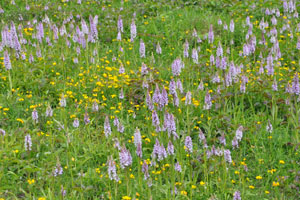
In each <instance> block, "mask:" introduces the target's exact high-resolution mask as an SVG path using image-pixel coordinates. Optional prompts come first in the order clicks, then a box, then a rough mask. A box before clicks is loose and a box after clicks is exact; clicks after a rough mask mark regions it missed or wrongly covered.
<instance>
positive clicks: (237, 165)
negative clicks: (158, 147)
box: [0, 0, 300, 200]
mask: <svg viewBox="0 0 300 200" xmlns="http://www.w3.org/2000/svg"><path fill="white" fill-rule="evenodd" d="M9 2H10V1H3V2H2V1H1V2H0V7H1V8H2V9H3V10H4V13H2V14H0V17H1V19H2V21H1V24H0V27H1V30H3V29H4V27H5V26H8V27H9V28H10V24H11V22H14V24H15V26H16V29H17V33H18V36H19V40H20V38H21V36H20V33H22V35H23V37H24V38H25V39H26V40H27V42H29V41H30V42H31V43H32V44H35V46H33V45H30V44H28V43H27V44H21V49H22V52H21V53H25V54H26V60H22V59H21V58H17V57H16V50H14V49H12V48H9V47H4V48H3V50H2V51H0V55H1V56H2V57H4V51H7V52H8V53H9V54H10V60H11V63H12V70H9V71H7V70H6V68H5V64H4V60H1V62H0V65H1V68H0V128H1V129H3V130H5V131H6V134H5V136H2V135H1V132H0V163H1V164H0V182H1V184H0V199H1V200H2V199H40V200H42V199H43V198H45V199H222V200H223V199H233V195H234V193H235V192H236V191H239V192H240V193H241V197H242V199H249V200H251V199H289V200H290V199H299V196H300V193H299V185H300V182H299V176H300V175H299V171H300V166H299V153H300V152H299V144H300V142H299V127H300V126H299V120H298V119H299V112H300V110H299V102H298V101H297V98H298V96H299V95H297V94H289V93H287V92H286V90H285V88H286V86H287V84H288V83H290V84H292V83H293V79H294V76H295V73H296V72H298V71H299V58H298V54H299V50H297V49H296V46H297V42H298V38H299V37H300V30H299V29H298V28H297V26H298V25H297V24H298V23H300V21H299V19H297V18H295V17H292V15H293V14H287V13H283V8H282V2H279V1H254V0H251V1H226V0H222V1H200V0H199V1H146V0H145V1H138V2H137V1H124V2H123V3H122V2H121V1H82V4H80V5H79V4H77V3H76V2H77V1H71V2H62V1H29V0H28V1H21V0H15V3H16V5H11V4H10V3H9ZM26 4H28V5H29V6H30V10H28V11H27V10H26V9H25V6H26ZM46 5H48V10H44V7H45V6H46ZM253 5H255V7H254V6H253ZM59 7H60V10H59ZM120 8H123V9H120ZM266 8H269V9H270V10H271V9H272V8H278V9H279V10H280V12H281V13H282V15H281V16H280V17H277V25H276V26H275V25H272V23H271V18H272V17H271V16H267V15H266V14H265V9H266ZM296 8H297V9H298V11H299V12H300V10H299V5H297V7H296ZM134 12H135V14H136V18H135V24H136V26H137V37H136V38H135V40H134V42H130V41H129V39H130V24H131V22H132V19H133V14H134ZM19 15H21V16H22V18H23V20H20V19H19ZM45 15H47V16H48V18H49V20H50V24H47V23H45V22H44V23H43V26H44V32H45V38H44V39H43V41H42V42H41V43H39V42H38V40H37V39H34V38H32V34H36V33H37V29H36V26H37V24H39V22H40V21H41V20H43V19H44V18H45ZM70 15H72V16H73V19H72V20H74V21H73V22H72V20H71V22H68V23H66V25H65V26H66V30H67V33H68V34H70V37H67V36H66V35H64V36H60V35H59V38H58V39H57V40H54V32H53V25H56V26H57V28H58V29H60V28H61V26H62V24H63V21H64V20H66V19H67V18H69V17H70ZM77 15H80V16H81V18H82V19H85V21H86V22H87V24H89V16H90V15H92V16H93V17H94V16H95V15H98V17H99V19H98V25H97V30H98V38H97V39H96V42H95V43H91V42H89V43H88V44H87V47H86V48H85V49H84V48H82V47H81V45H80V44H78V43H77V42H74V41H73V40H72V36H73V35H74V34H75V33H76V26H78V27H80V28H81V18H80V17H78V18H77ZM119 16H122V19H123V24H124V32H123V33H122V40H121V41H117V40H116V38H117V34H118V28H117V20H118V17H119ZM247 16H250V18H251V23H252V25H253V30H252V32H253V35H252V36H255V37H256V50H255V53H254V54H251V55H249V56H240V55H239V54H240V53H241V52H243V45H244V44H245V43H246V42H249V40H246V39H245V36H246V34H247V32H248V27H247V25H245V24H246V17H247ZM219 19H221V20H222V22H223V24H222V25H221V26H220V25H218V20H219ZM262 19H264V21H265V22H266V21H267V22H268V24H269V25H268V27H267V28H265V30H266V33H265V34H264V37H265V39H266V44H260V43H259V42H260V40H261V39H262V31H261V30H260V28H259V24H260V21H261V20H262ZM34 20H37V22H38V23H37V24H34V23H33V22H34ZM231 20H234V22H235V30H234V32H233V33H231V32H230V31H229V24H230V21H231ZM224 23H226V24H227V25H228V30H227V31H226V30H224V28H223V25H224ZM71 24H73V27H74V28H72V25H71ZM287 24H289V26H290V28H287V29H286V30H283V31H282V32H280V30H281V29H282V28H283V27H284V26H286V25H287ZM210 25H212V26H213V30H214V38H215V39H214V42H213V44H210V43H209V42H208V41H207V39H206V37H207V35H208V32H209V27H210ZM18 27H20V29H19V28H18ZM30 28H32V29H30ZM272 29H276V30H277V32H278V34H277V37H276V39H277V40H278V41H279V47H280V51H281V57H280V58H278V60H276V61H274V71H275V73H274V75H268V74H267V70H266V69H265V71H264V73H262V74H260V73H259V68H260V66H261V63H262V64H263V66H264V67H265V68H266V64H267V60H266V58H267V57H268V56H269V55H270V54H271V53H272V50H271V47H272V46H273V44H272V43H271V41H270V38H269V37H268V33H269V32H270V30H272ZM194 30H196V31H197V37H198V38H199V39H201V42H198V41H197V40H198V39H197V38H195V37H194V36H193V32H194ZM291 34H292V35H293V37H292V38H291V37H290V36H291ZM46 37H49V40H50V42H51V43H52V46H50V45H48V44H47V41H46ZM1 38H2V37H1ZM140 39H142V40H143V41H144V42H145V46H146V58H140V55H139V47H140ZM67 40H68V41H69V42H70V44H71V46H70V47H68V46H67V42H66V41H67ZM1 41H2V39H1ZM185 41H188V42H189V47H190V49H189V55H190V57H189V58H185V57H184V56H183V51H184V43H185ZM231 41H233V44H231ZM158 42H159V43H160V45H161V48H162V54H161V55H160V54H157V53H156V52H155V49H156V45H157V43H158ZM219 43H220V44H222V47H223V54H224V55H226V56H227V57H228V59H227V63H228V66H227V68H226V69H225V70H222V69H219V68H216V66H215V65H214V64H212V63H210V56H211V55H216V51H217V48H218V45H219ZM120 47H122V48H123V51H120ZM78 48H79V49H80V54H79V55H77V53H76V52H77V49H78ZM193 48H198V49H199V51H198V57H199V62H198V64H195V63H194V62H193V59H192V58H191V54H192V49H193ZM227 48H228V49H229V51H230V53H227ZM39 49H40V50H41V54H42V56H41V57H40V58H38V57H37V55H36V52H37V50H39ZM31 54H32V55H33V57H34V61H33V62H29V57H30V55H31ZM260 54H261V55H262V56H263V58H264V59H262V58H260ZM272 54H273V53H272ZM20 56H21V54H20ZM274 57H275V54H273V58H274ZM63 58H64V59H63ZM75 58H77V59H78V63H75V62H74V59H75ZM91 58H93V59H94V62H92V61H91ZM177 58H180V59H181V60H182V61H183V62H184V64H185V68H183V69H182V72H181V74H180V76H178V77H175V76H174V75H173V74H172V69H171V66H172V63H173V61H174V60H175V59H177ZM2 59H4V58H2ZM231 62H234V64H235V66H236V67H237V66H240V65H241V64H242V65H243V66H244V68H243V69H241V73H240V74H238V75H237V76H236V81H233V82H232V85H231V86H226V85H225V84H224V77H225V76H226V74H227V73H228V72H229V66H230V63H231ZM142 63H145V64H146V65H147V67H148V68H149V69H148V71H149V72H148V74H146V75H142V74H141V66H142ZM121 65H123V66H124V67H125V73H124V74H119V67H120V66H121ZM216 75H218V76H219V78H220V80H221V81H220V82H219V83H214V82H212V79H213V78H214V77H215V76H216ZM243 76H244V77H247V78H248V79H249V82H248V83H247V84H246V92H245V93H242V92H240V86H241V83H242V78H243ZM274 78H276V80H277V83H278V91H273V90H272V84H273V80H274ZM172 79H174V80H180V81H181V82H182V85H183V93H180V91H179V89H177V90H176V91H177V94H178V98H179V105H178V107H177V106H175V105H174V104H173V100H174V97H173V96H172V95H170V94H169V95H168V100H169V101H168V105H166V106H165V107H163V108H162V109H161V110H160V109H159V108H158V105H157V104H155V110H156V111H157V114H158V117H159V119H160V125H161V126H162V127H163V124H164V115H165V113H166V112H168V113H170V114H173V115H174V117H175V124H176V132H177V134H178V136H179V137H178V139H177V140H175V139H174V138H173V137H168V133H167V131H161V132H156V130H155V129H156V128H155V127H154V126H153V125H152V111H151V110H149V109H148V108H147V104H146V100H145V99H146V94H147V92H149V93H150V95H151V97H153V93H154V92H155V87H156V84H157V85H158V86H159V88H160V89H162V87H165V88H166V90H167V92H168V93H169V84H170V82H171V80H172ZM145 81H146V82H147V83H148V86H149V88H148V89H145V88H143V87H142V85H143V82H145ZM200 82H203V84H204V89H203V90H198V89H197V88H198V85H199V84H200ZM121 89H123V90H124V95H125V97H124V99H120V98H119V93H120V91H121ZM218 90H220V92H218ZM189 91H190V92H191V93H192V100H191V104H190V105H186V104H185V98H186V97H185V95H186V93H187V92H189ZM207 92H209V93H210V95H211V97H212V100H213V102H212V105H213V106H212V108H211V109H209V110H205V109H204V108H203V107H204V105H205V95H206V94H207ZM62 95H64V97H65V98H66V102H67V106H66V107H61V105H60V100H61V97H62ZM95 101H96V102H97V104H98V106H99V110H98V111H94V110H93V103H94V102H95ZM286 101H289V104H287V102H286ZM49 105H50V106H51V107H52V109H53V116H52V117H47V116H46V114H45V112H46V109H47V107H48V106H49ZM34 109H36V111H37V112H38V115H39V119H38V123H35V122H34V120H33V119H32V112H33V111H34ZM86 115H88V117H89V120H90V122H89V123H87V124H85V122H84V118H85V116H86ZM106 116H108V117H109V121H110V125H111V128H112V134H111V135H110V136H109V137H105V134H104V121H105V118H106ZM116 117H117V118H118V119H119V121H120V122H121V123H122V124H123V125H124V128H125V131H124V133H120V132H119V131H118V130H117V127H115V126H113V121H114V118H116ZM76 118H78V119H79V121H80V125H79V127H78V128H75V127H74V126H73V121H74V119H76ZM268 121H270V123H271V124H272V127H273V131H272V133H269V132H268V131H267V129H266V127H267V125H268ZM62 126H63V127H64V128H61V127H62ZM240 126H243V127H244V129H243V138H242V140H241V141H240V142H239V148H236V149H235V148H233V145H232V140H233V138H234V137H235V135H236V131H237V129H238V128H239V127H240ZM136 128H139V130H140V132H141V136H142V158H140V157H138V156H137V154H136V147H135V144H134V133H135V130H136ZM200 129H201V130H202V131H203V133H204V134H205V136H206V140H207V145H208V149H206V148H204V145H203V143H202V142H200V141H199V137H198V135H199V130H200ZM222 133H223V134H224V136H225V138H226V145H222V144H221V143H220V141H219V137H220V136H221V135H222ZM28 134H29V135H30V136H31V138H32V149H31V150H30V151H29V150H26V149H25V145H24V143H25V136H26V135H28ZM187 136H190V137H191V138H192V142H193V152H192V153H189V152H187V149H186V148H187V147H186V146H185V139H186V137H187ZM116 139H117V140H118V141H119V143H120V146H121V147H124V146H126V148H127V149H128V150H129V151H130V153H131V156H132V164H131V165H130V166H129V167H125V168H124V169H123V168H122V167H121V163H120V159H119V153H120V150H118V148H117V146H116ZM156 139H158V140H159V142H160V144H163V145H164V148H166V149H167V146H168V143H169V141H171V142H172V143H173V145H174V148H175V154H174V155H168V156H167V158H164V159H163V160H161V161H158V159H157V158H153V156H152V152H153V147H154V144H155V143H156ZM213 146H214V147H215V148H217V149H219V150H221V151H223V150H225V149H229V150H230V151H231V157H232V162H230V163H229V162H226V160H225V158H224V156H223V155H221V156H215V155H214V156H212V157H210V158H208V157H207V150H211V149H212V147H213ZM110 158H112V159H113V161H114V162H115V164H116V169H117V175H118V177H119V178H120V180H119V181H114V180H111V179H110V178H109V175H108V160H109V159H110ZM144 161H146V162H147V165H148V167H149V175H150V177H149V178H148V179H147V180H144V173H143V172H142V163H143V162H144ZM177 162H179V163H180V165H181V168H182V171H181V172H178V171H176V170H175V163H177ZM58 166H61V167H62V169H63V173H62V174H61V175H58V176H54V172H55V168H56V167H58ZM150 182H151V186H149V183H150ZM62 187H63V189H64V190H65V191H66V194H65V195H63V194H62V192H61V189H62ZM174 188H176V191H177V193H176V194H175V193H174V192H173V191H174Z"/></svg>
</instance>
